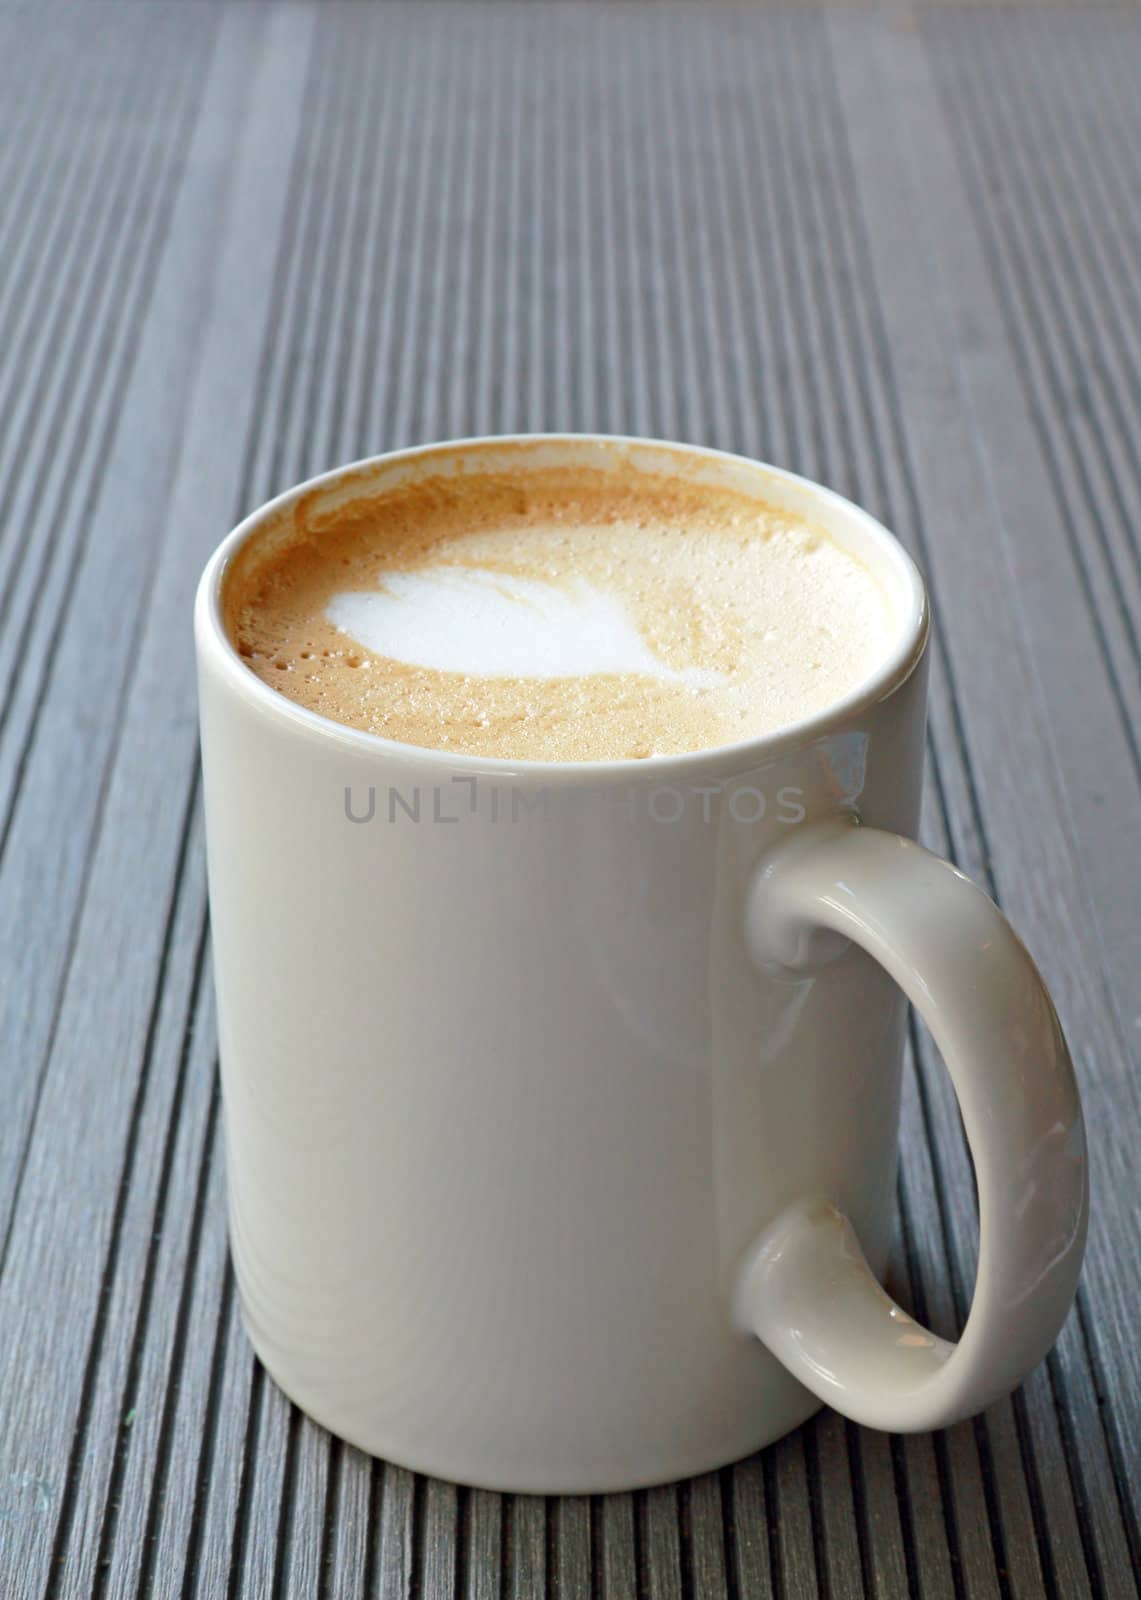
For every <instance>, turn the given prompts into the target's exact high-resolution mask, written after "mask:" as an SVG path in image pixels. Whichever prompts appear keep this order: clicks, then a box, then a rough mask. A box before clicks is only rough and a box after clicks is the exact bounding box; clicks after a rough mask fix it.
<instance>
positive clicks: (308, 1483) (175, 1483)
mask: <svg viewBox="0 0 1141 1600" xmlns="http://www.w3.org/2000/svg"><path fill="white" fill-rule="evenodd" d="M1139 75H1141V27H1139V23H1138V15H1137V13H1136V12H1132V13H1131V12H1130V11H1127V10H1119V11H1115V10H1109V9H1103V8H1101V7H1098V6H1083V7H1082V8H1081V10H1080V11H1079V10H1077V9H1073V8H1065V7H1051V6H1030V5H1028V6H1025V7H1022V6H1019V5H1017V4H1014V5H1010V6H1006V7H1003V8H1001V9H995V10H988V9H985V8H981V7H979V6H969V7H963V8H959V7H954V6H950V5H947V6H942V5H932V6H930V7H917V8H916V9H914V10H908V9H893V8H891V7H890V6H889V7H887V8H884V7H881V6H876V7H868V8H864V7H862V6H860V5H859V4H858V3H856V0H849V3H846V4H843V5H840V6H837V8H836V9H835V10H831V11H830V10H816V9H812V8H810V7H808V6H805V5H800V6H797V7H795V8H793V9H791V10H788V11H783V12H782V11H778V10H768V9H763V8H759V7H755V6H752V5H750V4H747V3H745V0H738V3H735V4H726V5H720V4H705V5H700V4H696V3H695V4H691V5H684V4H673V3H666V4H661V5H651V4H647V3H632V4H621V3H618V4H598V5H590V4H583V5H576V4H562V3H552V4H547V5H539V6H536V5H530V6H528V5H525V4H511V3H508V4H481V3H478V0H464V3H459V4H448V3H445V0H432V3H428V4H409V5H403V4H380V5H375V6H352V5H339V4H336V3H333V4H329V3H322V4H319V5H315V6H312V7H310V6H305V5H293V4H280V5H275V4H235V5H231V6H224V5H215V4H211V3H208V0H195V3H189V0H187V3H177V0H175V3H166V4H145V5H129V4H124V5H118V6H114V7H110V8H105V7H101V6H99V5H79V4H73V5H69V6H66V7H58V8H57V7H56V6H54V5H46V6H38V7H20V6H16V7H13V6H8V7H7V8H5V9H0V418H2V424H3V425H2V427H0V582H2V585H3V588H2V602H0V605H2V610H0V618H2V631H0V682H2V688H3V696H2V721H0V818H2V832H0V848H2V856H0V908H2V920H0V959H2V961H3V969H4V984H3V996H2V1006H3V1009H2V1014H0V1038H2V1051H0V1108H2V1109H0V1248H2V1255H0V1595H2V1596H4V1597H5V1600H7V1597H9V1596H11V1597H32V1596H36V1597H38V1596H41V1595H45V1594H58V1595H66V1596H73V1595H88V1594H94V1595H106V1596H119V1595H133V1594H135V1593H140V1592H141V1593H153V1594H156V1595H161V1596H175V1595H178V1596H190V1595H200V1596H206V1597H215V1596H219V1597H221V1596H238V1595H242V1596H256V1597H260V1596H270V1595H280V1596H290V1597H293V1596H303V1595H304V1596H309V1595H312V1596H335V1597H341V1596H345V1597H352V1596H358V1595H366V1594H369V1595H371V1594H378V1595H383V1596H385V1597H398V1596H413V1595H419V1596H423V1597H425V1600H427V1597H431V1600H439V1597H441V1596H445V1595H446V1596H449V1597H451V1596H453V1595H455V1596H464V1597H466V1596H470V1597H472V1600H475V1597H479V1600H484V1597H491V1596H504V1597H520V1600H522V1597H527V1596H532V1595H535V1596H546V1595H549V1596H555V1595H557V1596H558V1597H559V1600H566V1597H570V1596H579V1595H583V1596H586V1595H599V1596H607V1597H610V1600H619V1597H625V1596H634V1595H661V1596H663V1597H665V1596H671V1597H672V1596H677V1597H687V1600H693V1597H697V1600H704V1597H706V1596H708V1597H711V1600H716V1597H719V1596H726V1597H732V1596H738V1597H751V1596H767V1595H774V1596H783V1597H788V1600H794V1597H796V1600H799V1597H802V1596H817V1595H818V1596H821V1597H830V1600H842V1597H848V1596H860V1595H874V1596H889V1597H892V1596H908V1595H918V1596H923V1597H930V1600H958V1597H964V1596H966V1597H970V1600H976V1597H979V1600H982V1597H991V1596H994V1597H1008V1596H1009V1597H1023V1596H1037V1595H1042V1594H1045V1595H1050V1596H1058V1597H1061V1600H1071V1597H1081V1596H1087V1595H1088V1596H1091V1597H1096V1596H1111V1597H1116V1596H1124V1595H1128V1594H1133V1593H1135V1588H1134V1579H1133V1577H1132V1572H1133V1570H1134V1565H1135V1559H1136V1557H1137V1555H1138V1553H1139V1549H1141V1545H1139V1539H1138V1520H1137V1509H1138V1503H1137V1498H1136V1488H1137V1484H1138V1480H1139V1477H1141V1405H1139V1396H1141V1341H1139V1340H1138V1337H1137V1332H1136V1328H1137V1317H1138V1312H1139V1310H1141V1306H1139V1294H1138V1288H1139V1284H1141V1270H1139V1257H1138V1233H1139V1227H1138V1188H1137V1178H1136V1166H1137V1150H1138V1140H1139V1135H1141V1116H1139V1100H1141V1085H1139V1081H1138V1076H1137V1070H1136V1068H1137V1056H1138V1046H1139V1044H1141V992H1139V981H1138V980H1139V972H1141V803H1139V802H1141V748H1139V746H1141V677H1139V650H1138V627H1139V622H1141V539H1139V527H1141V470H1139V465H1141V463H1139V456H1141V429H1139V423H1141V360H1139V357H1141V282H1139V277H1138V259H1139V254H1138V247H1139V243H1141V187H1139V183H1138V179H1139V175H1141V105H1139V101H1138V93H1137V88H1138V81H1139ZM543 427H555V428H561V427H582V428H602V429H608V430H615V431H630V432H641V433H650V434H658V435H666V436H674V437H678V438H687V439H695V440H701V441H708V442H712V443H715V444H718V445H723V446H727V447H729V448H731V449H738V450H744V451H746V452H750V453H754V454H758V455H761V456H764V457H767V458H768V459H770V460H773V461H776V462H781V463H786V464H789V465H791V466H793V467H795V468H796V469H798V470H799V471H802V472H806V473H809V474H811V475H813V476H816V477H820V478H822V479H824V481H826V482H828V483H830V484H833V485H835V486H836V487H837V488H839V489H840V490H842V491H844V492H845V493H848V494H851V495H854V496H855V497H857V498H859V499H861V500H863V501H864V502H866V503H867V504H868V505H869V506H870V507H871V508H872V509H873V510H874V511H875V512H876V513H877V514H879V515H881V516H883V517H884V518H885V519H886V520H887V521H888V522H889V523H890V524H891V525H892V526H893V527H894V528H895V529H896V530H897V531H898V532H899V534H900V536H901V537H902V538H903V539H904V541H905V542H906V543H907V544H908V545H909V547H910V548H911V549H912V550H913V551H914V552H915V553H916V554H917V556H918V558H919V560H920V562H921V564H922V565H923V567H924V568H925V570H926V572H927V574H928V576H929V578H930V580H931V584H932V588H933V591H934V597H935V605H936V612H937V618H938V625H939V626H938V633H937V642H936V646H935V663H934V665H935V671H934V685H933V700H932V715H931V735H930V768H929V781H928V790H927V806H926V813H925V824H924V826H925V834H926V837H927V839H928V841H929V842H930V843H931V844H933V845H934V846H935V847H936V848H938V849H940V850H943V851H945V852H949V853H950V854H951V855H952V856H953V857H954V858H955V859H956V860H957V861H959V862H960V863H961V864H962V866H963V867H964V868H966V870H968V871H969V872H971V873H973V874H975V875H976V876H978V877H979V878H980V879H981V881H982V882H983V883H985V884H986V885H987V886H988V888H990V890H991V891H992V892H993V893H995V894H996V895H997V897H998V898H999V899H1000V901H1001V902H1002V904H1003V905H1004V906H1005V907H1006V908H1007V909H1008V910H1009V911H1010V913H1011V914H1012V915H1013V916H1014V918H1015V919H1016V920H1017V922H1018V924H1019V926H1020V927H1021V928H1022V929H1023V931H1024V933H1025V936H1026V938H1027V941H1028V943H1029V944H1030V946H1031V948H1032V950H1033V951H1034V953H1035V955H1036V956H1037V957H1038V959H1039V961H1040V963H1041V964H1042V966H1043V968H1044V969H1045V971H1046V974H1047V976H1048V978H1049V980H1050V982H1051V984H1052V985H1053V987H1054V991H1055V994H1056V996H1057V999H1058V1003H1059V1007H1060V1010H1061V1013H1062V1016H1063V1019H1064V1022H1065V1025H1066V1028H1067V1031H1068V1033H1069V1037H1070V1040H1071V1042H1072V1045H1073V1048H1074V1052H1075V1055H1076V1058H1077V1062H1078V1069H1079V1072H1080V1075H1081V1080H1082V1086H1083V1090H1084V1094H1085V1102H1086V1107H1087V1113H1088V1118H1089V1131H1090V1144H1091V1151H1092V1156H1093V1162H1094V1167H1093V1193H1094V1210H1093V1224H1092V1232H1091V1237H1090V1248H1089V1256H1088V1264H1087V1267H1086V1271H1085V1276H1084V1280H1083V1284H1082V1288H1081V1292H1080V1297H1079V1303H1078V1307H1077V1309H1076V1311H1075V1312H1074V1314H1073V1315H1072V1316H1071V1318H1070V1321H1069V1323H1068V1325H1067V1327H1066V1329H1065V1332H1064V1334H1063V1337H1062V1339H1061V1342H1060V1344H1059V1345H1058V1347H1057V1349H1056V1350H1055V1352H1054V1353H1053V1354H1052V1355H1051V1357H1050V1358H1049V1360H1048V1361H1047V1362H1046V1363H1045V1364H1044V1365H1043V1366H1042V1368H1041V1369H1040V1370H1039V1371H1037V1372H1036V1373H1035V1374H1034V1375H1033V1376H1032V1377H1031V1379H1030V1380H1029V1382H1028V1383H1027V1384H1026V1385H1025V1386H1024V1388H1023V1389H1022V1390H1021V1391H1020V1392H1019V1393H1018V1394H1017V1395H1016V1396H1015V1397H1014V1398H1013V1399H1012V1400H1010V1401H1004V1402H1002V1403H1001V1404H999V1405H996V1406H995V1407H994V1408H993V1409H992V1410H991V1411H989V1412H988V1413H987V1414H986V1415H985V1416H984V1417H982V1418H980V1419H979V1420H977V1421H976V1422H973V1423H968V1424H965V1425H963V1426H961V1427H958V1428H953V1429H951V1430H950V1431H948V1432H946V1433H943V1434H939V1435H935V1436H923V1437H914V1438H889V1437H886V1436H884V1435H879V1434H874V1433H870V1432H866V1431H864V1430H862V1429H860V1428H857V1427H855V1426H852V1425H849V1424H846V1423H844V1422H843V1421H841V1420H840V1419H839V1418H838V1417H836V1416H834V1415H829V1414H825V1415H822V1416H821V1417H820V1418H818V1419H817V1420H816V1421H815V1422H813V1423H811V1424H810V1425H808V1426H807V1427H805V1428H804V1429H802V1430H800V1431H799V1432H798V1433H795V1434H793V1435H792V1436H790V1437H789V1438H787V1439H786V1440H784V1441H783V1442H781V1443H780V1444H778V1445H776V1446H775V1447H773V1448H772V1449H770V1450H768V1451H766V1452H764V1453H763V1454H762V1455H761V1456H759V1457H757V1458H756V1459H754V1460H751V1461H747V1462H744V1463H742V1464H741V1465H739V1466H737V1467H735V1468H732V1469H730V1470H727V1471H725V1472H722V1473H720V1474H718V1475H713V1476H710V1477H706V1478H702V1479H699V1480H697V1481H695V1482H691V1483H685V1484H681V1485H678V1486H676V1487H669V1488H664V1489H658V1490H654V1491H652V1492H649V1493H642V1494H636V1495H630V1496H617V1497H614V1498H609V1499H605V1500H595V1501H588V1500H564V1501H557V1502H556V1501H548V1502H544V1501H541V1500H531V1499H527V1498H525V1497H516V1498H512V1497H502V1498H501V1497H499V1496H495V1495H490V1494H483V1493H475V1492H468V1491H466V1490H462V1489H461V1490H457V1489H455V1488H454V1487H451V1486H449V1485H446V1484H441V1483H436V1482H431V1481H426V1480H423V1479H419V1478H415V1477H413V1476H412V1475H410V1474H408V1473H406V1472H404V1471H401V1470H399V1469H397V1468H395V1467H391V1466H386V1465H384V1464H383V1463H381V1462H378V1461H372V1460H370V1459H368V1458H366V1457H364V1456H362V1455H360V1454H359V1453H358V1452H357V1451H355V1450H352V1449H350V1448H348V1447H346V1446H343V1445H341V1444H340V1443H339V1442H337V1441H335V1440H332V1439H330V1438H329V1437H328V1436H327V1435H326V1434H325V1433H324V1432H322V1430H320V1429H319V1428H317V1427H314V1426H313V1425H311V1424H310V1423H309V1422H308V1421H307V1420H306V1419H305V1418H303V1417H302V1416H301V1415H300V1414H299V1413H298V1412H296V1411H295V1410H293V1409H292V1408H291V1407H290V1406H289V1405H288V1404H287V1403H286V1402H285V1401H284V1400H283V1398H282V1396H281V1395H280V1394H279V1393H278V1392H277V1390H276V1389H275V1388H274V1387H273V1385H272V1384H271V1383H270V1382H269V1381H268V1380H267V1379H266V1377H265V1376H264V1374H263V1373H262V1372H261V1370H260V1369H259V1368H258V1367H257V1366H255V1364H254V1361H253V1359H252V1357H251V1354H250V1350H249V1347H248V1345H247V1344H246V1341H245V1338H244V1336H243V1333H242V1330H241V1327H240V1325H239V1321H238V1316H237V1309H236V1305H235V1298H234V1291H233V1283H232V1279H231V1276H230V1271H229V1267H228V1264H227V1257H226V1245H225V1231H224V1213H223V1189H222V1177H223V1175H222V1151H221V1144H220V1137H219V1135H220V1129H219V1107H218V1097H217V1088H216V1077H215V1032H214V1013H213V1001H212V995H211V985H210V976H209V946H208V936H207V924H206V901H205V886H204V881H203V859H202V831H201V820H200V816H199V799H198V779H197V751H196V742H195V723H194V690H193V683H192V675H191V651H190V629H189V611H190V601H191V593H192V589H193V585H194V581H195V578H196V575H197V572H198V569H199V568H200V566H201V564H202V562H203V561H204V559H205V557H206V555H207V554H208V552H209V550H210V549H211V547H212V546H213V545H214V544H215V542H216V541H217V540H218V538H219V537H220V535H221V534H222V533H223V532H224V531H225V530H226V529H227V528H228V527H229V526H230V525H231V524H232V523H233V522H234V521H235V520H236V518H237V517H238V516H239V515H240V514H241V513H242V512H243V511H244V510H245V509H246V508H248V507H250V506H251V505H253V504H254V503H256V502H257V501H259V500H261V499H263V498H265V497H266V496H267V495H269V494H271V493H272V492H274V491H275V490H277V489H279V488H282V487H284V486H285V485H286V484H288V483H290V482H292V481H294V480H296V479H298V478H301V477H303V476H306V475H307V474H309V473H312V472H314V471H316V470H318V469H320V468H322V467H324V466H326V465H330V464H332V463H334V462H336V461H339V460H342V459H346V458H349V457H353V456H358V455H362V454H366V453H369V452H372V451H375V450H380V449H384V448H388V447H391V446H394V445H397V444H401V443H404V442H406V441H412V440H417V439H426V438H431V437H440V436H447V435H456V434H462V433H472V432H491V431H497V430H507V429H519V428H543ZM913 1053H914V1061H915V1070H914V1071H909V1073H908V1077H907V1087H906V1095H905V1107H904V1126H903V1134H902V1140H903V1160H902V1173H901V1179H900V1193H899V1200H900V1228H899V1243H898V1249H897V1251H896V1255H895V1260H894V1265H893V1268H892V1281H893V1288H894V1289H895V1292H896V1293H897V1294H898V1295H899V1296H900V1297H901V1298H902V1299H903V1300H904V1301H905V1302H908V1303H910V1304H911V1305H912V1306H913V1307H915V1308H916V1310H917V1311H918V1312H919V1313H920V1314H921V1315H923V1316H924V1317H926V1318H929V1319H930V1320H931V1321H933V1322H934V1324H935V1325H936V1327H938V1328H940V1329H941V1330H943V1331H947V1332H951V1331H953V1330H954V1329H955V1327H956V1326H957V1325H958V1324H959V1322H960V1321H961V1318H962V1316H963V1312H964V1307H965V1305H966V1303H967V1301H968V1299H969V1294H970V1288H971V1282H972V1272H973V1260H974V1248H975V1246H974V1230H975V1223H974V1203H973V1195H972V1183H971V1174H970V1167H969V1162H968V1160H967V1157H966V1154H965V1151H964V1146H963V1142H962V1139H961V1136H960V1131H959V1126H958V1121H957V1117H956V1113H955V1109H954V1104H953V1099H952V1096H951V1093H950V1090H949V1087H948V1084H947V1081H946V1079H945V1077H944V1076H943V1074H942V1071H941V1069H940V1067H939V1064H938V1062H937V1061H936V1060H935V1059H933V1057H932V1053H931V1050H930V1048H929V1045H928V1042H927V1040H926V1039H925V1038H924V1037H922V1036H920V1035H918V1034H917V1035H916V1037H915V1039H914V1052H913Z"/></svg>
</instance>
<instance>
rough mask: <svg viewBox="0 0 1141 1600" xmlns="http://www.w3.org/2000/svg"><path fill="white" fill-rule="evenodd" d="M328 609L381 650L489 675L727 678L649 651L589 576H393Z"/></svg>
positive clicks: (699, 683)
mask: <svg viewBox="0 0 1141 1600" xmlns="http://www.w3.org/2000/svg"><path fill="white" fill-rule="evenodd" d="M326 614H327V616H328V618H329V620H330V622H332V623H333V624H334V626H335V627H337V628H339V629H340V630H341V631H342V632H343V633H347V634H349V635H351V637H352V638H353V639H355V640H356V641H357V643H358V644H360V645H362V646H363V647H364V648H365V649H366V650H370V651H372V652H374V653H375V654H376V655H378V656H387V657H389V658H390V659H391V660H395V661H404V662H407V663H408V664H409V665H410V666H418V667H433V668H435V669H436V670H437V671H439V672H462V673H465V674H467V675H468V676H470V677H483V678H582V677H589V676H591V675H593V674H595V673H641V674H647V675H649V676H651V677H655V678H659V679H663V680H666V681H668V682H674V683H684V684H686V685H687V686H688V687H690V688H695V689H696V688H706V687H712V686H713V685H715V684H718V683H721V682H723V681H724V679H723V677H722V675H721V674H720V673H718V672H711V671H706V670H704V669H702V668H699V667H691V668H687V669H686V670H684V671H680V672H679V671H677V670H675V669H673V668H671V667H668V666H667V665H666V663H665V662H664V661H661V660H660V659H659V658H658V657H657V656H656V655H655V654H654V652H653V651H652V650H651V649H650V647H649V645H648V644H647V643H646V641H645V639H644V638H643V637H642V635H641V633H640V632H639V631H638V628H637V626H636V624H635V622H634V620H633V618H632V617H631V616H630V615H629V613H628V612H627V610H626V608H625V606H623V604H622V602H621V601H620V600H619V599H618V597H617V596H616V595H612V594H606V593H605V592H604V591H603V590H601V589H596V588H595V587H594V586H593V585H592V584H589V583H587V582H586V581H585V580H584V579H582V578H574V579H572V580H571V582H570V583H568V584H559V583H544V582H543V581H542V580H541V579H537V578H522V577H516V576H514V575H512V574H509V573H503V572H491V571H486V570H484V569H482V568H476V567H426V568H424V569H422V570H420V571H417V572H391V573H387V574H385V576H384V578H383V579H382V581H381V584H380V587H379V588H377V589H375V590H372V591H369V592H365V593H360V592H357V593H352V594H340V595H337V596H336V598H335V599H334V600H333V601H332V602H331V604H330V605H329V607H328V611H327V613H326Z"/></svg>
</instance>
